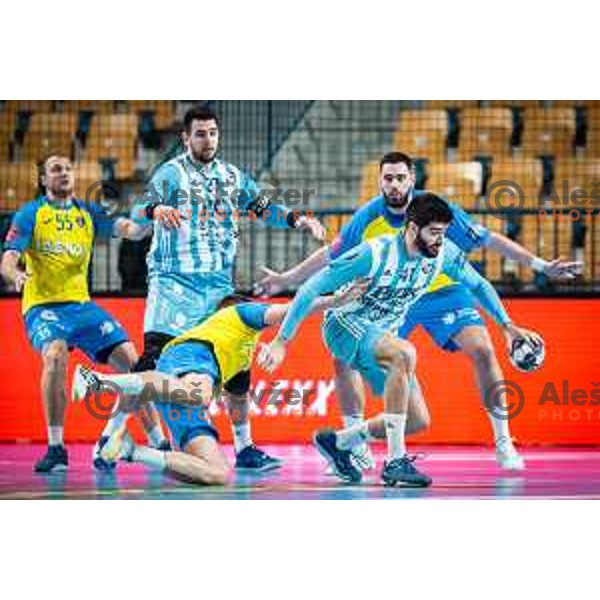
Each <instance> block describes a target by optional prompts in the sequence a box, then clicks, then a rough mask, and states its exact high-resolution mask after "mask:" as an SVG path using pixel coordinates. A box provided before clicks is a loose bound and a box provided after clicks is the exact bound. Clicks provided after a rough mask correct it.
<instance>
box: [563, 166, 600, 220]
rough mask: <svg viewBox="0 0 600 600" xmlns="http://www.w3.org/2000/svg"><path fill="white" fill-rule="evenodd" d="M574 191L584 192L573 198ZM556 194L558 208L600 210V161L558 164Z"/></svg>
mask: <svg viewBox="0 0 600 600" xmlns="http://www.w3.org/2000/svg"><path fill="white" fill-rule="evenodd" d="M574 190H582V191H579V192H577V193H576V194H575V197H572V195H573V193H574ZM554 193H555V194H556V196H558V200H557V201H555V202H553V203H552V204H553V205H555V207H556V208H557V209H558V208H578V207H579V208H581V207H586V208H600V159H597V160H569V161H560V162H557V163H556V165H555V167H554Z"/></svg>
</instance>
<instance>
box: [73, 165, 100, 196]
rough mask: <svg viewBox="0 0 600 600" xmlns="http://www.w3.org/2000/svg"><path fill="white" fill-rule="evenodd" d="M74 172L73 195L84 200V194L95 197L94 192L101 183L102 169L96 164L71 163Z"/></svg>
mask: <svg viewBox="0 0 600 600" xmlns="http://www.w3.org/2000/svg"><path fill="white" fill-rule="evenodd" d="M73 170H74V172H75V195H76V196H77V197H79V198H85V197H86V194H88V195H90V196H91V197H95V195H96V194H95V190H99V189H100V185H99V182H101V181H102V167H101V165H100V163H97V162H87V163H86V162H76V163H73Z"/></svg>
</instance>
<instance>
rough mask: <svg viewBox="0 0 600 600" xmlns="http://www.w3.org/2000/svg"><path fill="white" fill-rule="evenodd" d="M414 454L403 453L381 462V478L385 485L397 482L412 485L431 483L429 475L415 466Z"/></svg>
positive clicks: (421, 485) (418, 485)
mask: <svg viewBox="0 0 600 600" xmlns="http://www.w3.org/2000/svg"><path fill="white" fill-rule="evenodd" d="M416 458H417V457H416V456H408V454H405V455H404V456H403V457H402V458H394V459H392V460H389V461H388V460H386V461H385V462H384V463H383V471H382V472H381V479H383V483H384V484H385V485H389V486H394V485H396V484H397V483H403V484H405V485H409V486H414V487H427V486H429V485H431V477H428V476H427V475H425V474H424V473H421V472H420V471H418V470H417V468H416V467H415V464H414V463H415V460H416Z"/></svg>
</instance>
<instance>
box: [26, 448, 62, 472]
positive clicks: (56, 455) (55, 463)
mask: <svg viewBox="0 0 600 600" xmlns="http://www.w3.org/2000/svg"><path fill="white" fill-rule="evenodd" d="M68 466H69V456H68V454H67V450H66V448H65V447H64V446H48V451H47V452H46V454H45V455H44V457H43V458H42V459H40V460H38V462H37V463H35V467H34V468H33V470H34V471H35V472H36V473H54V472H57V471H66V470H67V467H68Z"/></svg>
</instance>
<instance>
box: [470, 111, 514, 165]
mask: <svg viewBox="0 0 600 600" xmlns="http://www.w3.org/2000/svg"><path fill="white" fill-rule="evenodd" d="M512 129H513V122H512V113H511V111H510V110H509V109H508V108H469V109H465V110H463V111H462V113H461V117H460V138H459V143H458V156H459V159H463V158H466V159H468V158H472V157H473V156H497V157H500V156H509V155H510V154H511V152H512V148H511V143H510V142H511V136H512Z"/></svg>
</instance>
